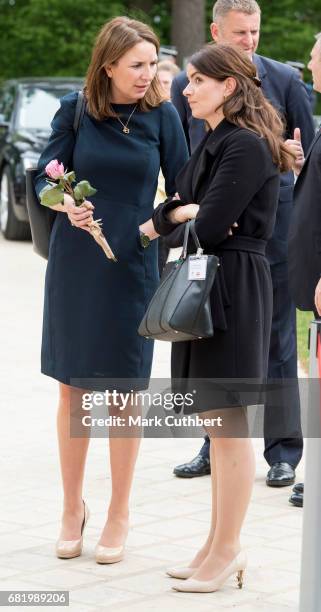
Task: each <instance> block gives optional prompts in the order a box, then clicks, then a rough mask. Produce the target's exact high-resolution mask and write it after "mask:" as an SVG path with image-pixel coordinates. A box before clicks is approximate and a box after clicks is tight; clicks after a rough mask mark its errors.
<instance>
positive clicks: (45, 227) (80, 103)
mask: <svg viewBox="0 0 321 612" xmlns="http://www.w3.org/2000/svg"><path fill="white" fill-rule="evenodd" d="M85 110H86V100H85V97H84V94H83V92H82V91H79V92H78V99H77V104H76V110H75V119H74V123H73V130H74V134H75V137H76V138H77V134H78V130H79V126H80V125H81V121H82V118H83V116H84V113H85ZM38 173H39V169H38V168H27V170H26V196H27V209H28V215H29V222H30V229H31V236H32V242H33V249H34V251H35V252H36V253H38V255H40V256H41V257H44V258H45V259H48V254H49V240H50V234H51V230H52V226H53V223H54V220H55V218H56V215H57V213H56V212H55V211H54V210H51V209H50V208H49V207H48V206H43V205H42V204H40V202H39V199H38V196H37V193H36V190H35V184H34V181H35V178H36V176H37V174H38Z"/></svg>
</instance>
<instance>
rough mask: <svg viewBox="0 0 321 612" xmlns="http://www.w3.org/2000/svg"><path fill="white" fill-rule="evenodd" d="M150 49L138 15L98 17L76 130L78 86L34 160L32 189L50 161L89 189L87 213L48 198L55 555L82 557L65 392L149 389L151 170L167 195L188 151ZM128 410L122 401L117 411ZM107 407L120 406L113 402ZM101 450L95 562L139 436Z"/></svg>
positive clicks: (83, 509)
mask: <svg viewBox="0 0 321 612" xmlns="http://www.w3.org/2000/svg"><path fill="white" fill-rule="evenodd" d="M158 49H159V42H158V40H157V38H156V36H155V34H154V33H153V31H152V30H151V29H150V28H149V27H148V26H146V25H144V24H142V23H140V22H137V21H134V20H130V19H127V18H126V17H119V18H116V19H114V20H112V21H110V22H108V23H107V24H105V26H104V27H103V28H102V30H101V32H100V34H99V35H98V38H97V40H96V43H95V46H94V49H93V55H92V60H91V64H90V66H89V69H88V72H87V78H86V86H85V90H84V92H85V97H86V101H87V106H86V112H85V114H84V117H83V120H82V122H81V125H80V128H79V131H78V135H77V138H75V136H74V132H73V121H74V116H75V108H76V103H77V97H78V94H77V92H75V93H72V94H69V95H67V96H65V97H64V98H63V99H62V100H61V108H60V109H59V110H58V112H57V113H56V115H55V117H54V119H53V122H52V130H53V131H52V134H51V137H50V140H49V143H48V145H47V147H46V149H45V151H44V153H43V154H42V156H41V158H40V161H39V174H38V176H37V179H36V189H37V192H38V194H39V192H40V191H41V189H42V188H43V187H44V185H45V184H46V182H45V167H46V165H47V164H48V162H49V161H51V160H52V159H58V160H59V162H62V163H63V164H64V166H65V168H66V167H67V168H68V169H69V170H71V169H72V170H74V171H75V173H76V177H77V180H82V179H87V180H89V181H90V183H91V184H92V185H93V186H94V187H95V188H96V189H97V193H96V194H95V196H93V197H91V198H90V201H91V205H90V204H89V203H88V206H90V210H88V209H87V208H86V207H84V206H81V207H77V208H76V207H75V205H74V202H73V200H72V198H71V197H70V196H67V195H66V196H65V199H64V205H60V204H59V205H57V206H56V207H54V208H55V209H56V210H57V211H58V214H57V216H56V220H55V223H54V227H53V230H52V234H51V239H50V249H49V259H48V267H47V273H46V283H45V302H44V320H43V339H42V359H41V366H42V372H43V373H44V374H46V375H48V376H51V377H53V378H55V379H56V380H58V381H59V390H60V401H59V409H58V439H59V450H60V462H61V471H62V480H63V487H64V512H63V518H62V530H61V534H60V537H59V540H58V542H57V548H56V552H57V555H58V556H59V557H64V558H71V557H74V556H77V555H79V554H81V551H82V533H83V529H84V526H85V523H86V521H87V518H88V508H87V506H86V504H85V503H84V502H83V499H82V484H83V476H84V467H85V460H86V454H87V449H88V442H89V439H88V437H85V435H84V437H72V436H70V404H71V400H72V404H73V407H74V406H75V403H76V407H77V404H78V406H80V405H81V400H82V393H83V390H88V389H106V379H109V380H110V379H111V380H112V381H115V382H114V384H113V383H112V382H109V384H110V385H111V386H112V389H116V390H120V391H124V390H126V391H129V390H131V389H136V390H137V389H143V388H146V386H147V385H148V378H149V376H150V371H151V363H152V355H153V343H152V342H151V341H150V340H146V339H145V338H142V337H140V336H139V335H138V333H137V328H138V325H139V323H140V321H141V319H142V317H143V314H144V312H145V309H146V307H147V305H148V302H149V301H150V298H151V296H152V294H153V292H154V291H155V288H156V285H157V282H158V267H157V243H156V241H155V240H154V238H156V237H157V234H156V232H155V230H154V226H153V223H152V221H151V217H152V214H153V202H154V197H155V192H156V188H157V179H158V174H159V170H160V168H161V169H162V171H163V174H164V176H165V181H166V191H167V194H168V195H173V194H174V193H175V191H176V189H175V176H176V174H177V173H178V171H179V170H180V169H181V167H182V166H183V164H184V163H185V161H186V160H187V148H186V143H185V137H184V134H183V130H182V127H181V123H180V120H179V118H178V115H177V113H176V110H175V108H174V107H173V106H172V105H171V103H169V102H166V101H163V99H162V96H161V93H160V91H161V90H160V88H159V84H158V79H157V76H156V73H157V53H158ZM92 218H94V219H102V221H103V231H104V233H105V236H106V238H107V240H108V242H109V243H110V246H111V248H112V250H113V251H114V253H115V255H116V257H117V260H118V261H117V263H114V262H112V261H110V260H108V259H107V258H106V256H105V254H104V253H103V251H102V250H101V248H100V247H99V246H98V245H97V243H96V242H95V241H94V240H93V238H92V236H91V235H90V233H89V232H88V223H89V222H90V221H91V219H92ZM149 239H150V243H149ZM119 379H122V380H121V381H119ZM108 389H109V390H111V388H110V386H109V387H108ZM126 411H127V412H129V411H130V406H128V407H127V408H126V409H125V410H124V411H122V414H121V416H123V417H124V416H126ZM109 413H110V414H111V415H113V414H116V415H117V414H119V410H117V407H116V406H112V407H110V409H109ZM119 436H120V434H119ZM109 447H110V461H111V476H112V492H111V500H110V504H109V509H108V513H107V520H106V524H105V527H104V529H103V532H102V535H101V538H100V541H99V544H98V546H97V549H96V561H97V562H99V563H112V562H115V561H119V560H120V559H121V558H122V557H123V552H124V542H125V539H126V535H127V530H128V516H129V511H128V499H129V493H130V488H131V483H132V477H133V470H134V465H135V460H136V456H137V452H138V448H139V436H137V437H127V438H126V437H122V438H121V437H115V436H112V435H110V440H109Z"/></svg>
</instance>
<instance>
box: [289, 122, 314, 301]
mask: <svg viewBox="0 0 321 612" xmlns="http://www.w3.org/2000/svg"><path fill="white" fill-rule="evenodd" d="M289 278H290V291H291V294H292V297H293V299H294V302H295V304H296V306H297V307H298V308H300V310H315V306H314V292H315V288H316V286H317V283H318V281H319V279H320V278H321V130H319V131H318V132H317V134H316V136H315V139H314V142H313V143H312V146H311V148H310V151H309V152H308V154H307V156H306V160H305V164H304V166H303V168H302V170H301V173H300V175H299V177H298V180H297V182H296V185H295V189H294V209H293V214H292V219H291V224H290V230H289Z"/></svg>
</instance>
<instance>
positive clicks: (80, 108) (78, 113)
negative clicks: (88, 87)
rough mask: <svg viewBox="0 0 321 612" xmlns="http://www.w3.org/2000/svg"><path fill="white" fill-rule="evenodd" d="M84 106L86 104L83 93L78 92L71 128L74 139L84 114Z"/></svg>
mask: <svg viewBox="0 0 321 612" xmlns="http://www.w3.org/2000/svg"><path fill="white" fill-rule="evenodd" d="M86 106H87V102H86V98H85V96H84V92H83V91H78V98H77V104H76V110H75V118H74V123H73V126H72V127H73V130H74V134H75V136H76V138H77V134H78V130H79V127H80V125H81V122H82V119H83V116H84V114H85V110H86Z"/></svg>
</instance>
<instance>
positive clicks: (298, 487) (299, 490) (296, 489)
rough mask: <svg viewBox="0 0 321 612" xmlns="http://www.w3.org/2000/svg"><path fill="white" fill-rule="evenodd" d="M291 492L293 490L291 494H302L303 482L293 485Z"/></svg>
mask: <svg viewBox="0 0 321 612" xmlns="http://www.w3.org/2000/svg"><path fill="white" fill-rule="evenodd" d="M292 490H293V493H303V492H304V483H303V482H298V483H297V484H295V485H294V487H293V489H292Z"/></svg>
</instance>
